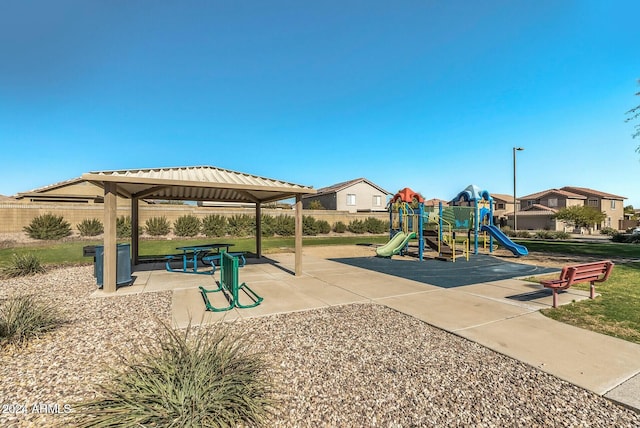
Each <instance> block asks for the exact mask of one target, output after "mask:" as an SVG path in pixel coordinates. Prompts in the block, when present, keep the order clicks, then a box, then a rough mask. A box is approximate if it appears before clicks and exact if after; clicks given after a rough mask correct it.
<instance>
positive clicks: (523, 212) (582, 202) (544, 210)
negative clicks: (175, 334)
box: [507, 186, 626, 232]
mask: <svg viewBox="0 0 640 428" xmlns="http://www.w3.org/2000/svg"><path fill="white" fill-rule="evenodd" d="M625 199H626V198H625V197H623V196H618V195H613V194H611V193H605V192H601V191H599V190H593V189H588V188H586V187H573V186H565V187H562V188H560V189H548V190H543V191H542V192H538V193H533V194H531V195H527V196H523V197H521V198H520V208H521V209H520V210H519V211H518V229H525V230H542V229H544V230H554V231H566V232H573V231H574V230H573V229H572V228H571V229H570V228H569V227H568V226H567V225H566V224H565V223H564V222H562V221H559V220H555V219H554V218H553V216H554V215H555V214H556V213H557V212H558V210H560V209H563V208H569V207H571V206H590V207H593V208H596V209H598V210H599V211H602V212H604V213H605V214H606V216H607V217H606V218H605V220H604V221H603V222H602V223H601V224H598V225H595V228H596V230H599V229H601V228H602V227H612V228H615V229H618V228H619V227H620V224H621V222H622V220H624V208H623V203H624V200H625ZM507 216H508V217H509V219H510V222H511V224H512V225H513V213H512V212H511V213H508V214H507Z"/></svg>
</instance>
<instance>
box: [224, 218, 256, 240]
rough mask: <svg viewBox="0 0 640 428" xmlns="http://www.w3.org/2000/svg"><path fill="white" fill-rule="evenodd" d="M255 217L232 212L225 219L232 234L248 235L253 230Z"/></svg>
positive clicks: (251, 233)
mask: <svg viewBox="0 0 640 428" xmlns="http://www.w3.org/2000/svg"><path fill="white" fill-rule="evenodd" d="M255 221H256V220H255V217H253V216H250V215H248V214H234V215H232V216H231V217H229V218H228V219H227V223H228V224H229V233H230V234H231V235H232V236H240V237H242V236H250V235H253V231H254V230H255Z"/></svg>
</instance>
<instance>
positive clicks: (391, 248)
mask: <svg viewBox="0 0 640 428" xmlns="http://www.w3.org/2000/svg"><path fill="white" fill-rule="evenodd" d="M415 237H416V234H415V232H411V233H410V234H408V235H407V234H406V233H404V232H398V233H397V234H396V235H394V237H393V238H391V240H390V241H389V242H387V243H386V244H384V245H383V246H382V247H378V248H377V249H376V254H377V255H379V256H380V257H391V256H392V255H394V254H398V253H399V252H400V250H402V249H403V248H404V247H405V245H407V243H408V242H409V241H410V240H411V239H414V238H415Z"/></svg>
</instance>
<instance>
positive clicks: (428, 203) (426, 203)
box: [424, 198, 449, 207]
mask: <svg viewBox="0 0 640 428" xmlns="http://www.w3.org/2000/svg"><path fill="white" fill-rule="evenodd" d="M440 202H442V206H443V207H448V206H449V202H447V201H445V200H443V199H438V198H432V199H427V200H426V201H424V206H425V207H437V206H440Z"/></svg>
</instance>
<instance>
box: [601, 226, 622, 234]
mask: <svg viewBox="0 0 640 428" xmlns="http://www.w3.org/2000/svg"><path fill="white" fill-rule="evenodd" d="M615 233H618V231H617V230H615V229H614V228H613V227H603V228H602V229H600V234H602V235H607V236H613V235H614V234H615Z"/></svg>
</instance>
